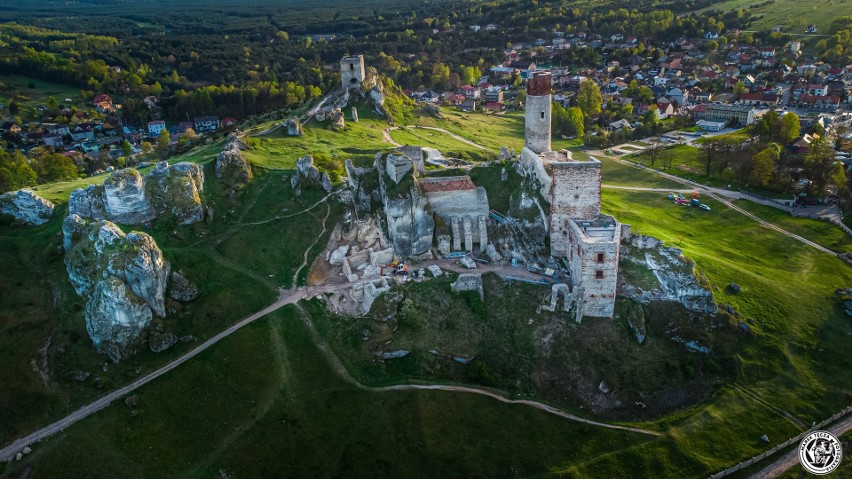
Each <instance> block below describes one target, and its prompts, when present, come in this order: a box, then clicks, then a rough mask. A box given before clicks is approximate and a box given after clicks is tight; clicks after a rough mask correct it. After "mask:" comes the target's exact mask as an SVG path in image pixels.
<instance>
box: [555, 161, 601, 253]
mask: <svg viewBox="0 0 852 479" xmlns="http://www.w3.org/2000/svg"><path fill="white" fill-rule="evenodd" d="M551 166H552V167H553V184H552V187H551V196H550V247H551V250H552V254H553V256H564V255H565V250H566V249H567V236H566V234H565V233H566V232H567V226H568V222H569V220H571V219H579V218H585V219H592V220H594V219H596V218H597V217H598V216H599V215H600V213H601V164H600V162H599V161H597V160H595V159H593V158H592V159H590V160H589V161H570V162H563V163H552V165H551Z"/></svg>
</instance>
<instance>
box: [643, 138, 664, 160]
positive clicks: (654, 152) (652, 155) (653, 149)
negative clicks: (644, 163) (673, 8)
mask: <svg viewBox="0 0 852 479" xmlns="http://www.w3.org/2000/svg"><path fill="white" fill-rule="evenodd" d="M663 148H664V147H663V144H662V143H660V142H658V141H655V142H653V143H651V146H649V147H648V148H645V150H643V151H642V155H643V156H645V157H646V158H648V164H649V165H650V166H654V163H656V162H657V158H659V157H660V153H662V152H663Z"/></svg>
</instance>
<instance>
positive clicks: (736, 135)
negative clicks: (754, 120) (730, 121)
mask: <svg viewBox="0 0 852 479" xmlns="http://www.w3.org/2000/svg"><path fill="white" fill-rule="evenodd" d="M750 139H751V133H749V131H748V128H742V129H739V130H737V131H732V132H730V133H725V134H723V135H715V136H704V137H701V138H699V139H697V140H695V143H696V144H699V145H703V144H705V143H708V142H711V141H715V140H732V141H736V142H737V143H745V142H746V141H748V140H750Z"/></svg>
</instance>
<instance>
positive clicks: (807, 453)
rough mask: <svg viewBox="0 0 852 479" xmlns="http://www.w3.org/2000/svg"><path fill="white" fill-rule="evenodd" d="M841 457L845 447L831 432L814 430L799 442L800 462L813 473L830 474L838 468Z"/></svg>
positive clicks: (819, 474)
mask: <svg viewBox="0 0 852 479" xmlns="http://www.w3.org/2000/svg"><path fill="white" fill-rule="evenodd" d="M841 459H843V448H842V447H841V446H840V441H838V440H837V438H836V437H834V434H832V433H830V432H826V431H814V432H812V433H810V434H808V435H807V436H805V438H804V439H802V442H801V443H800V444H799V462H800V463H802V467H804V468H805V470H806V471H808V472H810V473H811V474H816V475H818V476H822V475H825V474H828V473H830V472H831V471H833V470H835V469H837V466H839V465H840V460H841Z"/></svg>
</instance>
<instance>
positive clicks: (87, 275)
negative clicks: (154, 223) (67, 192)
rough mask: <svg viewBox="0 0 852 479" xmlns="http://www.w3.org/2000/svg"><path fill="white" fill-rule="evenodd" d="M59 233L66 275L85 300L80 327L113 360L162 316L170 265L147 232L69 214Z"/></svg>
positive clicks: (117, 358)
mask: <svg viewBox="0 0 852 479" xmlns="http://www.w3.org/2000/svg"><path fill="white" fill-rule="evenodd" d="M62 232H63V235H64V245H65V250H66V253H65V265H66V269H67V271H68V276H69V279H70V280H71V284H72V285H73V286H74V289H75V291H76V292H77V294H78V295H80V296H82V297H83V298H86V299H87V300H88V303H87V305H86V328H87V330H88V331H89V335H90V337H91V338H92V342H93V343H94V345H95V347H96V348H97V349H98V351H99V352H102V353H104V354H107V355H108V356H109V357H110V358H111V359H112V360H113V361H116V362H117V361H118V360H119V359H121V358H122V357H124V356H125V355H127V354H129V353H130V352H132V349H133V348H132V346H133V344H134V343H135V342H136V340H137V339H138V338H139V335H140V333H141V332H142V331H143V330H144V329H145V328H146V327H148V325H149V324H150V322H151V318H152V317H153V316H154V315H156V316H159V317H163V316H165V314H166V307H165V299H166V287H167V285H168V279H169V273H170V271H171V265H170V264H169V262H168V261H166V260H165V258H164V257H163V253H162V251H160V248H159V247H158V246H157V243H156V242H155V241H154V239H153V238H152V237H151V236H149V235H148V234H146V233H140V232H131V233H129V234H125V233H124V232H123V231H121V229H120V228H119V227H118V226H117V225H115V224H114V223H112V222H110V221H107V220H100V221H89V220H86V219H83V218H81V217H80V216H78V215H74V214H72V215H69V216H68V217H67V218H66V219H65V221H64V223H63V225H62Z"/></svg>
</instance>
